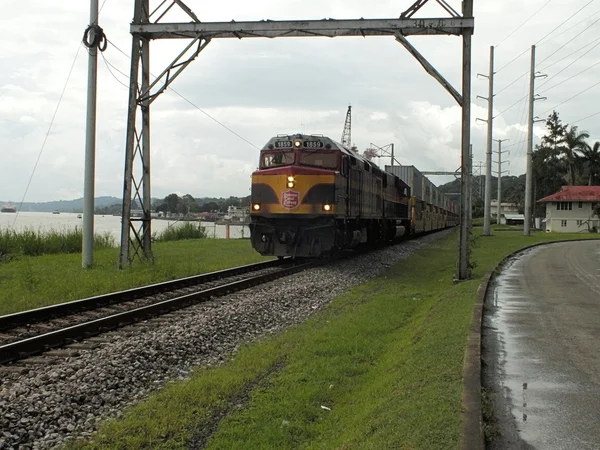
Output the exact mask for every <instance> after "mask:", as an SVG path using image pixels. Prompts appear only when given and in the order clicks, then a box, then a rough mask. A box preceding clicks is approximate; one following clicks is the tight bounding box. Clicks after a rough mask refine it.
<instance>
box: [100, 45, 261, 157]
mask: <svg viewBox="0 0 600 450" xmlns="http://www.w3.org/2000/svg"><path fill="white" fill-rule="evenodd" d="M108 42H109V43H110V44H111V45H112V46H113V47H114V48H116V49H117V50H118V51H119V52H121V53H122V54H123V55H125V56H126V57H127V58H128V59H131V57H130V56H129V55H128V54H127V53H125V52H124V51H123V50H121V49H120V48H119V47H117V46H116V45H115V44H114V42H111V41H110V40H109V41H108ZM111 66H112V67H113V68H114V69H115V70H117V71H118V72H119V73H121V74H123V75H124V76H126V77H127V79H128V80H129V76H128V75H125V74H124V73H123V72H122V71H120V70H118V69H117V68H116V67H114V66H113V65H112V64H111ZM113 76H114V75H113ZM152 76H154V75H152ZM126 87H127V88H128V89H129V86H126ZM168 90H170V91H173V93H175V94H177V95H178V96H179V97H181V98H182V99H183V100H185V101H186V102H187V103H189V104H190V105H191V106H193V107H194V108H196V109H197V110H198V111H200V112H201V113H202V114H204V115H205V116H206V117H208V118H209V119H211V120H212V121H214V122H215V123H217V124H219V125H220V126H222V127H223V128H225V129H226V130H227V131H229V132H230V133H232V134H233V135H234V136H236V137H238V138H239V139H241V140H242V141H244V142H245V143H247V144H249V145H250V146H252V147H254V148H255V149H257V150H260V148H259V147H257V146H256V145H254V144H253V143H252V142H250V141H249V140H248V139H246V138H244V137H243V136H241V135H239V134H238V133H236V132H235V131H233V130H232V129H231V128H229V127H228V126H227V125H225V124H224V123H222V122H220V121H219V120H217V119H216V118H214V117H213V116H211V115H210V114H209V113H207V112H206V111H204V110H203V109H202V108H200V107H199V106H198V105H196V104H195V103H193V102H192V101H191V100H188V99H187V98H186V97H184V96H183V95H182V94H180V93H179V92H177V91H176V90H175V89H173V88H172V87H169V88H168Z"/></svg>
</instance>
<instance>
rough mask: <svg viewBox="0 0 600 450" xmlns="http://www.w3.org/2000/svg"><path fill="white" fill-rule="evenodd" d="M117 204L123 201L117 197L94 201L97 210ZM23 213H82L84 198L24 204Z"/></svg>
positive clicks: (0, 203)
mask: <svg viewBox="0 0 600 450" xmlns="http://www.w3.org/2000/svg"><path fill="white" fill-rule="evenodd" d="M4 203H8V201H1V200H0V205H3V204H4ZM12 203H14V204H15V206H17V208H18V207H19V204H18V202H15V201H13V202H12ZM115 204H121V199H120V198H117V197H96V199H95V200H94V206H95V207H96V208H103V207H106V206H111V205H115ZM21 211H24V212H26V211H30V212H52V211H60V212H65V213H67V212H69V213H80V212H83V198H77V199H75V200H57V201H53V202H24V203H23V206H22V207H21Z"/></svg>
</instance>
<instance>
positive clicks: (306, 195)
mask: <svg viewBox="0 0 600 450" xmlns="http://www.w3.org/2000/svg"><path fill="white" fill-rule="evenodd" d="M412 205H413V200H412V198H411V192H410V187H409V186H408V185H407V184H406V183H404V182H403V181H402V180H401V179H400V178H398V177H397V176H395V175H393V174H391V173H387V172H384V171H383V170H381V169H380V168H379V167H378V166H376V165H375V164H373V163H372V162H371V161H369V160H367V159H366V158H364V157H362V156H361V155H359V154H358V153H356V152H354V151H352V150H349V149H347V148H345V147H343V146H342V145H341V144H339V143H337V142H335V141H333V140H332V139H330V138H327V137H324V136H319V135H301V134H297V135H283V136H277V137H274V138H272V139H270V140H269V142H267V144H266V145H265V147H264V148H263V149H262V150H261V152H260V165H259V168H258V170H257V171H255V172H254V173H253V174H252V193H251V212H250V218H251V223H250V230H251V239H252V246H253V247H254V248H255V249H256V250H257V251H258V252H260V253H261V254H263V255H274V256H278V257H284V256H292V257H319V256H322V255H325V254H329V253H331V252H333V251H335V250H337V249H341V248H352V247H356V246H358V245H360V244H377V243H380V242H385V241H389V240H392V239H394V238H396V237H400V236H402V235H404V234H407V233H410V232H411V209H412Z"/></svg>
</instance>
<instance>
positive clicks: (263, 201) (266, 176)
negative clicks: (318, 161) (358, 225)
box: [251, 167, 335, 216]
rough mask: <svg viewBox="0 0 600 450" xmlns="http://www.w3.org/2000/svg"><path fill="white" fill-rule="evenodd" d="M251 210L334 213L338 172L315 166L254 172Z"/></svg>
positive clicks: (256, 212) (276, 212)
mask: <svg viewBox="0 0 600 450" xmlns="http://www.w3.org/2000/svg"><path fill="white" fill-rule="evenodd" d="M251 201H252V213H253V214H258V215H262V216H265V215H271V214H309V215H313V214H333V212H334V211H333V210H334V208H333V205H334V201H335V173H333V172H331V171H325V170H320V169H316V168H315V169H313V168H308V167H306V168H303V167H286V168H281V169H271V170H261V171H258V172H255V173H254V174H253V175H252V195H251Z"/></svg>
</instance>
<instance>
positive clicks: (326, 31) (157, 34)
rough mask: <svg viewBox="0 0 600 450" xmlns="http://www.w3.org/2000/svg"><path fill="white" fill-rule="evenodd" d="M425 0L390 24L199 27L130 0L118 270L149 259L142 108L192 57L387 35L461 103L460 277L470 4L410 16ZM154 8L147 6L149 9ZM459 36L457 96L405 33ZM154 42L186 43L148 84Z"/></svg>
mask: <svg viewBox="0 0 600 450" xmlns="http://www.w3.org/2000/svg"><path fill="white" fill-rule="evenodd" d="M428 1H429V0H416V1H415V2H414V3H413V4H412V6H410V7H409V9H407V10H406V11H404V12H403V13H402V14H401V15H400V18H398V19H363V18H361V19H354V20H335V19H322V20H288V21H274V20H261V21H256V22H236V21H235V20H232V21H231V22H201V21H200V19H199V18H198V16H197V15H196V14H195V13H193V12H192V10H191V9H190V8H189V7H188V6H186V5H185V4H184V2H183V0H152V1H151V0H135V3H134V5H135V6H134V14H133V22H132V24H131V26H130V30H131V34H132V37H133V39H132V49H131V55H132V58H131V72H130V80H129V82H130V86H129V110H128V117H127V137H126V144H125V174H124V183H123V209H122V221H123V223H122V228H121V251H120V255H119V266H120V267H126V266H128V265H129V264H131V262H132V260H133V259H134V258H135V257H136V256H137V257H139V258H142V259H152V249H151V243H152V241H151V231H152V230H151V223H152V218H151V214H150V208H151V202H150V199H151V196H150V192H151V191H150V107H151V104H152V103H153V101H154V100H156V98H157V97H158V96H160V94H162V93H163V92H164V91H165V90H166V89H167V88H168V87H169V85H170V84H171V83H172V82H173V81H174V80H175V78H177V76H178V75H179V74H180V73H181V72H182V71H183V70H184V69H185V68H186V67H187V66H188V65H189V64H190V63H191V62H192V61H193V60H194V59H196V58H197V57H198V55H199V54H200V52H201V51H202V50H203V49H204V48H206V46H207V45H208V44H209V43H210V42H211V40H212V39H233V38H235V39H245V38H259V37H260V38H271V39H272V38H282V37H329V38H332V37H349V36H355V37H356V36H359V37H361V36H362V37H366V36H394V37H395V38H396V40H397V41H398V42H400V43H401V44H402V45H403V46H404V47H406V48H407V49H408V51H409V52H410V53H411V54H412V55H413V56H415V58H417V60H418V61H419V62H420V63H421V64H422V65H423V67H424V68H425V70H426V71H427V72H428V73H429V74H430V75H431V76H433V77H434V78H435V79H437V80H438V81H439V82H440V83H441V84H442V86H443V87H444V88H445V89H446V90H447V91H448V92H450V94H451V95H452V96H453V97H454V98H455V100H456V101H457V103H458V104H459V105H461V106H462V110H463V111H462V132H461V134H462V139H461V163H462V166H461V167H462V172H461V180H462V181H461V184H462V186H461V188H462V193H463V196H462V197H461V218H462V220H461V236H460V251H459V264H458V274H457V275H458V276H457V277H458V278H459V279H464V278H467V277H468V271H469V254H468V239H467V237H468V234H469V230H470V220H469V215H468V206H467V205H468V204H469V202H468V201H469V192H470V189H469V176H468V174H470V159H469V158H470V153H469V144H470V101H471V35H472V34H473V27H474V19H473V0H463V1H462V16H460V15H459V14H458V13H457V12H456V11H455V10H454V9H453V8H452V7H451V6H450V5H449V4H448V2H447V0H436V2H437V3H438V4H439V5H441V6H442V8H443V9H444V10H445V12H446V13H447V14H449V17H441V18H413V16H414V14H415V13H417V12H418V11H419V10H420V9H421V7H423V6H424V5H425V4H426V3H427V2H428ZM151 3H153V4H157V6H156V7H155V8H152V9H151V8H150V4H151ZM173 10H179V12H183V13H185V14H186V15H187V16H188V17H189V19H191V20H190V21H189V22H184V23H173V22H167V21H166V17H167V16H168V15H169V14H170V13H171V12H172V11H173ZM410 35H456V36H462V38H463V39H462V41H463V46H462V48H463V52H462V54H463V58H462V66H461V67H462V89H461V90H460V92H459V91H458V90H457V89H455V88H454V87H452V86H451V85H450V83H449V82H447V80H446V79H445V78H444V77H443V76H442V75H441V74H440V73H439V72H438V71H437V70H436V69H435V68H434V67H433V65H431V64H430V63H429V62H427V60H426V59H425V57H424V56H422V55H421V54H420V53H419V52H418V51H417V50H416V49H415V48H414V47H413V45H412V44H411V43H409V42H408V41H407V40H406V38H405V36H410ZM154 39H190V40H191V42H190V43H188V45H187V47H185V48H184V50H183V51H182V52H181V53H180V54H179V55H178V56H177V57H176V58H175V59H174V60H173V61H172V62H171V63H170V64H169V65H168V66H167V67H166V68H165V69H164V70H163V71H162V72H161V73H160V75H159V76H158V77H156V78H155V79H154V81H151V79H150V78H151V74H150V42H151V41H152V40H154ZM134 204H136V205H138V206H139V207H141V209H142V216H141V217H139V218H138V217H131V209H132V205H134Z"/></svg>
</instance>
